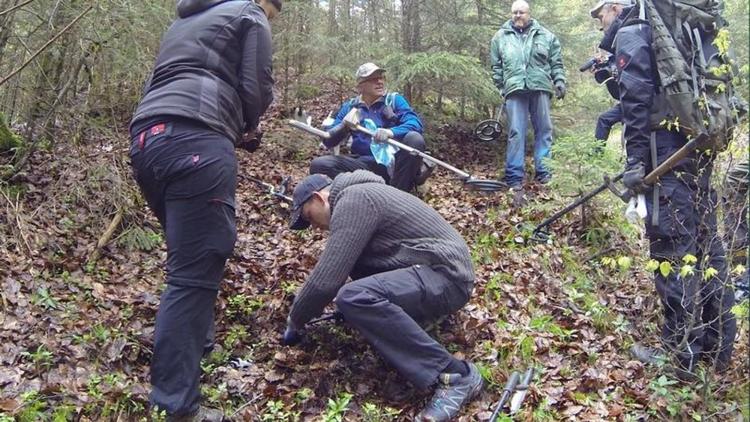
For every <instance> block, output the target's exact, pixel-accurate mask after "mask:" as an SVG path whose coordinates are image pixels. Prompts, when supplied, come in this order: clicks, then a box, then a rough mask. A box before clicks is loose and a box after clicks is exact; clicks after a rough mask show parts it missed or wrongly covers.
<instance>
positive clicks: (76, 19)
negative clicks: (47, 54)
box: [0, 4, 94, 86]
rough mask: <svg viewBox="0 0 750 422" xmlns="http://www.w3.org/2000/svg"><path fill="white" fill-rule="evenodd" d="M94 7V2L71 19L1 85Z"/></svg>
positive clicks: (2, 82) (4, 79) (4, 81)
mask: <svg viewBox="0 0 750 422" xmlns="http://www.w3.org/2000/svg"><path fill="white" fill-rule="evenodd" d="M93 8H94V5H93V4H92V5H90V6H89V7H87V8H86V9H85V10H84V11H83V12H81V14H79V15H78V16H76V18H75V19H73V21H71V22H70V23H69V24H68V25H67V26H66V27H65V28H63V29H62V30H61V31H60V32H58V33H57V35H55V36H54V37H52V39H51V40H49V41H47V43H45V44H44V45H43V46H42V47H41V48H40V49H39V50H37V51H36V52H35V53H34V54H33V55H32V56H31V57H29V59H28V60H26V61H25V62H24V63H23V64H22V65H21V66H19V67H18V68H17V69H16V70H14V71H12V72H10V75H8V76H6V77H5V78H3V79H2V80H0V86H2V85H3V84H4V83H6V82H8V80H9V79H10V78H12V77H13V76H15V75H16V74H17V73H18V72H20V71H22V70H23V69H24V68H25V67H26V66H28V65H29V63H31V62H32V60H34V59H35V58H36V57H37V56H38V55H39V54H41V53H42V52H43V51H44V50H46V49H47V47H49V46H50V45H52V43H54V42H55V41H57V39H58V38H60V37H61V36H62V35H63V34H64V33H65V32H67V31H68V30H69V29H70V28H72V27H73V25H75V24H76V22H78V21H79V20H80V19H81V18H82V17H83V16H84V15H85V14H86V13H88V12H89V11H90V10H91V9H93Z"/></svg>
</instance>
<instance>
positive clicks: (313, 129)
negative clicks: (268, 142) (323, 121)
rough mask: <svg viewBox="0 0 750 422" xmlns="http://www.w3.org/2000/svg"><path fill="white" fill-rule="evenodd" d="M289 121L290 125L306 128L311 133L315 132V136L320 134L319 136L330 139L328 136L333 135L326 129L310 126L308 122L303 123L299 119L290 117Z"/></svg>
mask: <svg viewBox="0 0 750 422" xmlns="http://www.w3.org/2000/svg"><path fill="white" fill-rule="evenodd" d="M287 123H288V124H289V125H290V126H294V127H296V128H297V129H302V130H304V131H305V132H307V133H311V134H313V135H315V136H319V137H321V138H323V139H328V138H330V137H331V134H330V133H328V132H326V131H324V130H320V129H318V128H316V127H314V126H310V125H308V124H307V123H302V122H300V121H299V120H294V119H289V120H288V121H287Z"/></svg>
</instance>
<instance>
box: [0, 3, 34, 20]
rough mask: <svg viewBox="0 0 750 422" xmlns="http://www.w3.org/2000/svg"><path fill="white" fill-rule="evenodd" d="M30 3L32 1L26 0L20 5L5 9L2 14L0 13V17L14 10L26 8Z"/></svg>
mask: <svg viewBox="0 0 750 422" xmlns="http://www.w3.org/2000/svg"><path fill="white" fill-rule="evenodd" d="M32 1H34V0H26V1H25V2H23V3H21V4H17V5H15V6H12V7H11V8H9V9H5V10H3V11H2V12H0V16H3V15H6V14H8V13H10V12H12V11H14V10H16V9H20V8H22V7H24V6H26V5H27V4H29V3H31V2H32Z"/></svg>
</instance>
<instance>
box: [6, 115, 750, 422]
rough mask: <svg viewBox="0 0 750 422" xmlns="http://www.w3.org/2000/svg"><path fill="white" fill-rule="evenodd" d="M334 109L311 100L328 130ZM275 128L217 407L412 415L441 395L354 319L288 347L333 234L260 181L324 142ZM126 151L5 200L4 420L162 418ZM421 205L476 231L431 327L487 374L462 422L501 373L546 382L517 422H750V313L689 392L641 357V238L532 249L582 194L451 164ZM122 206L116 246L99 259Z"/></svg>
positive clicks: (219, 351)
mask: <svg viewBox="0 0 750 422" xmlns="http://www.w3.org/2000/svg"><path fill="white" fill-rule="evenodd" d="M324 104H328V103H324V102H322V101H320V102H312V101H310V102H308V104H307V107H308V110H309V111H310V112H311V113H312V114H313V115H314V116H315V117H316V120H315V121H317V122H319V121H320V120H321V119H322V117H324V110H323V108H324V107H325V106H324ZM325 111H327V110H325ZM265 130H266V133H267V136H266V139H265V140H264V144H263V145H262V146H261V148H260V149H259V150H258V151H257V152H256V153H254V154H249V153H246V152H244V151H238V157H239V160H240V171H239V173H240V177H239V187H238V193H237V196H238V198H237V199H238V200H237V203H238V207H237V216H238V231H239V235H238V241H237V245H236V247H235V250H234V254H233V256H232V257H231V258H230V260H229V262H228V264H227V267H226V273H225V278H224V283H223V285H222V288H221V292H220V295H219V299H218V302H217V306H216V315H217V320H216V322H217V338H216V341H217V347H216V349H215V350H214V352H213V353H212V354H211V356H210V357H208V358H207V359H205V361H204V363H203V364H202V367H203V371H204V375H203V379H202V385H203V393H204V397H205V400H206V402H207V403H208V404H209V405H210V406H214V407H218V408H221V409H223V410H224V412H225V414H226V415H227V417H229V418H231V419H233V420H257V421H287V420H288V421H292V420H324V421H337V420H347V421H348V420H351V421H355V420H366V421H378V420H382V421H386V420H410V418H411V417H412V416H413V415H415V414H416V413H417V412H418V411H419V410H420V409H421V408H422V407H423V406H424V404H425V403H426V401H427V399H428V398H429V397H430V393H429V392H422V391H414V390H413V389H412V388H410V387H409V386H408V385H407V384H406V383H405V381H404V380H403V379H402V378H400V377H399V375H398V374H396V373H395V372H394V371H393V370H392V369H390V368H389V367H388V366H386V365H385V364H384V363H383V362H382V360H381V359H380V358H379V357H378V356H377V355H376V354H375V353H374V352H373V350H372V349H371V348H370V347H369V346H368V345H367V344H366V342H365V341H364V340H363V339H362V338H361V337H360V336H359V335H358V334H357V333H356V332H353V331H352V330H351V329H349V328H348V327H347V326H346V325H345V324H335V323H329V322H324V323H320V324H317V325H315V326H314V327H312V328H311V329H310V330H309V332H308V336H307V338H306V340H305V341H304V342H303V343H302V344H301V345H300V346H299V347H291V348H290V347H283V346H281V345H280V344H279V338H280V334H281V332H282V330H283V328H284V325H285V319H286V315H287V312H288V308H289V305H290V303H291V300H292V298H293V294H294V292H295V291H296V290H297V288H298V287H299V286H300V285H301V284H302V283H303V282H304V280H305V276H306V275H307V274H309V272H310V271H311V270H312V268H313V266H314V265H315V262H316V260H317V257H318V255H319V254H320V252H321V250H322V248H323V246H324V242H325V235H324V234H322V233H320V232H315V231H304V232H301V233H297V232H292V231H290V230H288V229H287V218H288V213H289V206H288V205H287V204H285V203H283V202H280V201H278V200H277V199H275V198H274V197H272V196H270V195H268V194H267V193H264V191H263V189H262V188H260V187H259V186H258V185H257V184H255V183H253V182H252V181H251V180H250V179H249V177H255V178H258V179H262V180H264V181H266V182H268V183H271V184H274V185H276V184H279V183H280V181H281V180H282V178H283V177H284V176H292V178H293V180H294V181H298V180H300V179H301V178H302V177H304V175H305V174H306V171H307V166H308V164H309V161H310V159H311V158H312V157H313V156H315V154H318V151H317V149H316V142H314V141H313V139H312V138H309V137H308V136H306V135H304V134H301V133H299V132H295V131H293V130H292V129H290V128H288V127H286V126H285V125H284V124H283V119H282V118H281V116H280V113H279V111H278V110H272V112H271V113H270V117H269V119H267V124H266V127H265ZM430 131H431V133H434V134H436V135H438V136H439V137H440V139H441V141H440V143H439V145H433V148H432V151H433V152H434V154H435V155H436V156H437V157H439V158H443V159H445V160H447V161H449V162H450V163H451V164H454V165H455V166H457V167H459V168H464V169H466V170H467V171H469V172H470V173H472V174H475V175H478V176H482V177H488V178H495V177H496V174H497V172H498V169H497V152H496V151H495V149H496V148H497V147H496V146H493V145H491V144H480V143H476V142H475V141H473V140H472V139H471V138H472V137H471V133H470V130H469V129H466V128H464V127H461V126H459V125H438V126H434V125H433V126H431V127H430ZM127 143H128V142H127V139H126V137H125V136H120V137H119V138H117V139H112V138H111V137H109V138H106V137H102V138H101V139H96V137H95V136H94V135H92V139H89V140H88V141H87V143H86V144H85V145H81V146H79V147H70V145H69V144H65V145H66V147H65V148H67V149H64V148H63V143H61V144H60V145H59V146H58V147H51V148H49V149H47V150H46V151H40V152H39V153H37V154H35V156H34V157H33V161H32V164H31V165H30V169H29V171H28V172H27V174H26V175H25V176H24V177H23V178H22V183H21V184H18V185H14V186H11V187H6V188H3V189H2V190H1V191H0V192H2V198H0V210H1V212H0V222H1V223H2V224H0V236H1V237H2V242H1V243H0V283H1V284H0V298H1V299H2V300H1V301H0V306H2V313H0V389H1V390H0V421H8V420H14V418H15V419H16V420H20V421H35V420H55V421H63V420H84V421H87V420H138V419H141V418H146V417H148V412H147V410H146V407H147V393H148V390H149V383H148V380H149V378H148V373H149V370H148V365H149V360H150V355H151V347H152V335H153V324H154V316H155V312H156V309H157V305H158V301H159V293H160V291H161V290H162V289H163V288H164V284H163V280H164V274H163V263H164V260H165V254H166V252H165V249H164V245H163V239H162V236H161V234H160V229H159V226H158V223H157V222H156V220H155V219H154V218H153V217H152V216H151V215H150V213H149V212H148V210H147V208H146V207H145V204H144V203H143V201H142V200H141V199H140V198H139V196H138V194H137V189H136V188H135V185H134V183H133V182H132V179H131V177H130V171H129V168H128V166H127ZM438 147H439V148H438ZM603 195H608V194H607V193H605V194H603ZM423 199H424V200H425V201H426V202H427V203H429V204H430V205H431V206H433V207H434V208H435V209H437V211H438V212H439V213H440V214H441V215H442V216H444V217H445V218H446V219H447V220H448V221H449V222H450V223H451V224H453V226H454V227H456V229H458V231H459V232H460V233H461V234H462V235H463V236H464V237H465V239H466V240H467V243H468V244H469V246H470V248H471V249H472V255H473V258H474V262H475V266H476V275H477V279H476V288H475V291H474V295H473V297H472V298H471V301H470V302H469V304H468V305H467V306H466V307H465V308H464V309H462V310H461V311H459V312H458V313H457V314H455V315H453V316H452V317H451V318H449V319H447V320H446V321H444V322H443V323H442V325H441V326H440V328H439V329H438V330H437V331H436V333H435V335H436V336H437V338H438V339H439V341H440V342H441V343H442V344H444V345H446V347H447V348H448V349H449V350H450V351H451V352H453V353H454V354H455V355H456V356H458V357H465V358H467V359H471V360H472V361H474V362H476V363H477V364H478V365H479V367H480V369H481V371H482V374H483V376H484V377H485V379H486V381H487V388H486V390H485V392H484V393H483V394H482V395H481V396H480V397H479V398H478V399H477V400H476V401H474V402H472V403H471V404H470V405H469V406H468V407H466V408H465V409H464V410H463V413H462V416H461V417H460V419H459V420H461V421H473V420H479V421H486V420H488V419H489V417H490V414H491V412H492V410H493V407H494V404H495V403H496V402H497V400H498V399H499V396H500V392H501V390H502V386H503V385H504V384H505V381H506V379H507V377H508V376H509V375H510V374H511V372H512V371H513V370H518V371H523V370H524V369H526V368H528V367H534V368H535V369H536V373H537V375H536V376H535V378H534V381H533V385H532V387H531V389H530V392H529V394H528V396H527V397H526V400H525V402H524V404H523V408H522V410H521V412H520V413H519V414H518V415H516V416H515V419H516V420H524V421H532V420H534V421H537V420H547V421H556V420H586V421H590V420H644V419H645V420H664V419H672V420H697V421H700V420H742V419H743V413H744V419H745V420H748V419H749V418H750V415H749V413H750V410H749V409H748V395H749V394H750V388H749V383H750V381H749V379H748V372H749V369H750V365H749V364H748V359H747V357H748V323H747V321H746V319H747V316H745V317H744V318H743V319H744V320H745V321H744V322H741V323H740V324H739V325H740V332H741V333H740V335H739V338H738V339H737V341H736V343H735V344H736V349H735V356H736V358H735V359H734V363H733V365H732V368H731V369H730V370H729V372H728V373H726V374H725V375H723V376H722V377H716V376H714V375H712V374H710V371H705V372H701V378H702V380H701V381H700V382H698V383H695V384H683V383H680V382H678V381H676V380H675V379H673V377H671V376H670V374H669V373H667V372H665V371H663V370H662V369H660V368H658V367H648V366H644V365H643V364H642V363H640V362H638V361H635V360H633V359H632V358H631V356H630V355H629V353H628V348H629V347H630V345H632V343H633V342H634V341H642V342H645V343H647V344H651V345H655V344H656V343H657V342H658V340H657V339H658V328H657V327H658V325H659V321H660V314H661V309H660V304H659V302H658V297H657V296H656V294H655V291H654V287H653V281H652V277H651V275H650V274H648V273H647V272H646V271H645V270H644V269H643V268H644V265H643V263H644V262H645V261H646V258H647V257H646V254H645V247H644V245H645V243H644V242H643V241H642V240H638V239H637V237H638V236H624V235H622V234H620V233H619V232H618V225H616V224H609V225H607V224H605V225H604V229H605V230H603V231H602V230H600V231H599V232H598V233H600V234H601V233H605V235H603V236H602V235H599V236H594V237H595V239H593V238H592V236H589V235H587V233H591V231H589V230H587V227H586V225H584V224H583V223H582V222H581V219H580V217H579V212H574V213H572V214H571V215H569V216H568V217H566V218H564V219H562V220H561V221H559V222H558V223H556V224H554V225H553V233H554V234H555V236H554V237H553V241H552V242H550V243H544V244H539V243H534V242H532V241H530V240H529V239H528V234H529V227H533V224H535V223H538V222H539V221H541V220H542V219H543V218H544V217H545V216H546V215H548V214H549V212H550V210H554V209H557V208H560V207H562V206H563V205H565V203H567V202H569V201H570V200H571V198H566V197H561V196H560V195H559V194H558V193H557V192H556V191H555V189H554V185H553V186H552V187H550V186H541V185H536V184H529V185H528V186H527V200H528V202H527V203H526V204H525V205H523V206H521V207H518V206H514V204H513V197H512V196H511V195H510V194H509V193H506V192H501V193H496V194H479V193H476V192H471V191H468V190H466V189H464V188H463V187H462V185H461V184H460V183H459V182H458V181H456V180H455V178H454V177H453V175H452V174H450V173H448V172H445V171H443V170H438V171H436V173H435V174H434V175H433V176H432V178H431V179H430V181H429V191H428V193H426V194H425V195H423ZM118 211H121V212H122V216H123V219H122V221H121V222H120V223H119V224H117V225H116V228H117V230H116V231H115V234H114V236H113V237H112V239H111V241H110V242H108V243H107V245H106V246H105V247H104V248H103V250H102V254H101V257H100V258H99V259H98V260H97V261H96V262H89V260H90V257H91V254H92V251H93V250H94V249H95V246H96V244H97V241H98V240H99V238H100V237H101V236H102V233H104V232H105V230H106V228H107V226H108V225H109V224H110V221H111V220H112V219H113V218H114V217H115V216H116V215H117V214H118ZM621 212H622V209H620V208H617V209H609V208H607V207H599V208H596V209H591V208H590V209H589V214H590V218H589V220H590V221H589V222H588V223H586V224H589V225H590V224H599V223H596V221H594V220H597V219H598V220H599V221H600V222H601V221H622V218H621V217H620V216H619V215H620V214H621ZM592 221H593V222H592ZM744 309H747V307H746V306H745V308H744Z"/></svg>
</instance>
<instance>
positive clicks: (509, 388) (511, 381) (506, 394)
mask: <svg viewBox="0 0 750 422" xmlns="http://www.w3.org/2000/svg"><path fill="white" fill-rule="evenodd" d="M520 377H521V375H520V374H519V373H518V371H513V373H512V374H510V377H508V381H507V382H506V383H505V387H503V394H502V395H501V396H500V401H499V402H497V406H496V407H495V411H494V412H492V416H490V422H495V421H497V417H498V415H500V411H501V410H502V409H503V406H505V403H506V402H507V401H508V398H510V395H511V394H512V393H513V391H514V390H515V389H516V385H518V379H519V378H520Z"/></svg>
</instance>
